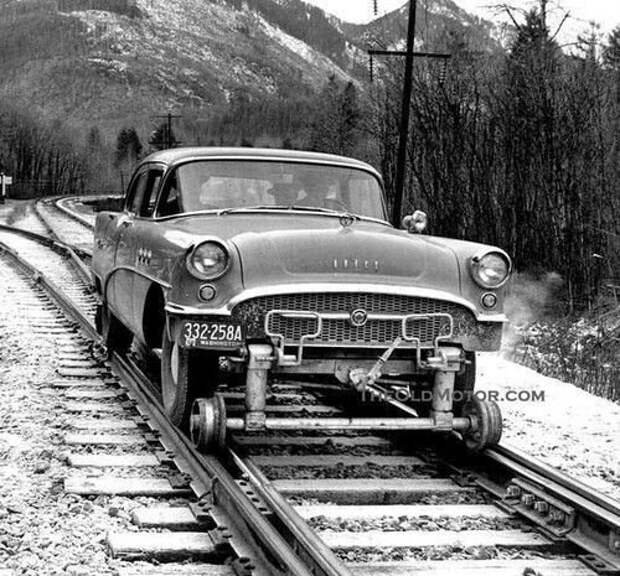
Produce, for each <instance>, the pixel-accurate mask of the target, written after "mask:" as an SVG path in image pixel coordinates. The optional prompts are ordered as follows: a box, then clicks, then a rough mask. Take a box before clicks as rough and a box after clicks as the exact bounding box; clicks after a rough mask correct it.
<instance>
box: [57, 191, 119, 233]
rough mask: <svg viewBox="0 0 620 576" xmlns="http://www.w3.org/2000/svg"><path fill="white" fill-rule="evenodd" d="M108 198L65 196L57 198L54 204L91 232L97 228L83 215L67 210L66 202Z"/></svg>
mask: <svg viewBox="0 0 620 576" xmlns="http://www.w3.org/2000/svg"><path fill="white" fill-rule="evenodd" d="M108 197H109V196H105V195H104V196H63V197H61V198H57V199H56V200H54V201H53V202H54V206H55V207H56V208H57V209H58V210H60V211H61V212H63V213H64V214H66V215H67V216H69V218H73V219H74V220H75V221H76V222H79V223H80V224H82V225H83V226H84V227H85V228H88V229H89V230H94V229H95V226H94V225H93V224H92V222H91V221H90V220H88V219H87V218H85V217H84V216H82V215H81V214H79V213H77V212H75V211H74V210H71V208H67V206H65V205H64V202H67V201H69V200H78V201H79V200H85V199H89V200H96V199H97V198H108Z"/></svg>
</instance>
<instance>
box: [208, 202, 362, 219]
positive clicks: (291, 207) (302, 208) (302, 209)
mask: <svg viewBox="0 0 620 576" xmlns="http://www.w3.org/2000/svg"><path fill="white" fill-rule="evenodd" d="M253 210H297V211H298V212H321V213H323V214H338V215H347V216H351V217H352V218H354V219H355V220H360V219H361V217H360V216H358V215H357V214H352V213H351V212H347V211H346V210H332V209H331V208H321V207H319V206H298V205H295V204H292V205H289V206H285V205H281V206H280V205H271V206H244V207H239V208H225V209H224V210H220V211H219V212H218V213H217V215H218V216H224V215H226V214H234V213H237V212H252V211H253Z"/></svg>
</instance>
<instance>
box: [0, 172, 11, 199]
mask: <svg viewBox="0 0 620 576" xmlns="http://www.w3.org/2000/svg"><path fill="white" fill-rule="evenodd" d="M0 183H1V186H2V195H1V196H0V204H4V200H5V199H6V187H7V186H10V185H11V184H13V178H12V177H11V176H5V174H4V172H1V173H0Z"/></svg>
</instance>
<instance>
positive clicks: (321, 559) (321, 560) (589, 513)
mask: <svg viewBox="0 0 620 576" xmlns="http://www.w3.org/2000/svg"><path fill="white" fill-rule="evenodd" d="M184 441H185V442H186V443H187V442H188V441H187V439H185V440H184ZM229 457H230V458H231V459H232V460H233V461H234V462H235V464H236V465H237V467H238V468H239V469H240V470H242V472H243V473H245V474H246V475H247V476H248V477H249V478H250V479H251V480H252V484H253V486H254V489H255V490H256V493H257V494H258V495H259V496H260V497H261V498H262V499H263V501H264V502H265V503H266V504H267V505H268V506H269V507H270V508H271V510H272V511H273V513H274V514H275V515H276V516H277V518H278V521H279V524H280V526H282V527H283V528H284V529H285V531H286V536H287V538H289V539H291V538H292V539H293V540H294V541H295V542H296V547H297V552H298V553H299V554H301V555H302V556H303V557H304V559H305V560H306V561H308V558H307V557H306V555H309V557H310V559H311V560H312V563H313V573H315V574H325V575H332V574H334V575H335V574H339V575H344V574H350V572H349V571H348V569H346V568H345V567H344V566H342V563H340V562H339V561H338V562H333V557H332V556H333V552H331V550H329V549H328V548H327V549H325V548H326V547H325V545H324V544H323V543H322V541H320V539H318V537H317V536H316V534H315V533H314V532H313V531H311V530H310V529H309V528H308V526H307V524H306V523H305V522H304V521H303V519H301V518H300V517H299V516H298V515H297V513H296V512H294V510H293V509H292V507H291V506H290V504H288V502H287V501H286V500H285V499H284V498H283V497H282V496H281V495H280V494H279V493H278V492H277V491H276V490H275V488H274V487H273V486H272V485H271V483H270V482H269V481H268V480H267V479H266V478H265V477H264V475H263V474H262V473H261V472H260V470H259V469H258V468H257V467H255V466H254V465H253V464H252V463H251V462H248V461H245V460H243V459H241V458H240V457H239V456H238V455H236V454H235V453H234V452H233V451H232V450H231V451H230V453H229ZM203 458H205V459H206V460H205V461H207V460H209V459H210V460H212V461H213V466H214V471H215V470H217V473H218V475H219V474H220V473H222V474H224V473H225V474H228V472H227V471H226V469H225V468H223V466H222V465H221V463H220V462H219V461H217V460H215V459H214V458H213V457H203ZM474 460H475V461H478V462H480V463H484V464H485V466H486V467H487V470H488V469H490V470H492V471H493V472H494V473H495V472H503V473H506V472H508V473H509V474H512V475H514V476H516V477H517V478H520V479H523V480H527V481H529V482H531V483H533V484H536V485H538V486H539V487H540V488H541V489H542V490H544V491H545V492H546V493H548V494H549V495H551V496H553V497H555V498H556V499H558V500H559V501H561V502H563V503H565V504H566V505H568V506H571V507H572V508H574V509H576V510H577V511H578V512H579V513H580V516H581V518H583V519H585V520H586V522H587V521H589V520H594V521H596V522H598V523H602V524H603V525H605V526H606V527H607V528H608V529H609V541H608V543H607V545H606V546H605V544H602V545H601V542H600V538H599V541H598V542H597V545H596V546H594V547H593V546H592V545H591V544H592V542H589V541H588V539H589V536H588V535H587V534H586V535H584V534H581V532H580V529H579V526H578V525H576V526H575V527H574V528H573V530H572V532H569V533H566V534H565V535H564V537H565V538H566V539H567V540H570V541H573V542H574V543H576V544H577V545H579V546H580V547H581V548H583V549H585V550H588V551H591V552H592V553H594V554H595V555H599V556H600V557H601V558H603V559H606V560H607V561H610V562H612V563H614V562H615V561H616V560H617V550H618V549H620V541H619V539H620V505H619V504H618V503H617V502H615V501H614V500H613V499H611V498H609V497H607V496H605V495H604V494H601V493H600V492H598V491H596V490H593V489H592V488H590V487H588V486H586V485H584V484H583V483H581V482H579V481H577V480H575V479H573V478H571V477H570V476H568V475H567V474H564V473H562V472H560V471H559V470H556V469H554V468H552V467H551V466H548V465H546V464H544V463H542V462H540V461H538V460H536V459H535V458H532V457H531V456H529V455H527V454H526V453H524V452H522V451H520V450H518V449H516V448H514V447H512V446H509V445H501V446H497V447H494V448H492V449H487V450H485V451H484V452H483V453H482V454H481V455H479V456H478V458H476V459H474ZM470 463H471V462H470ZM233 482H234V480H233ZM216 484H217V483H216ZM233 509H234V508H233ZM533 522H534V523H536V522H535V521H533ZM270 526H271V525H270ZM306 569H307V568H306Z"/></svg>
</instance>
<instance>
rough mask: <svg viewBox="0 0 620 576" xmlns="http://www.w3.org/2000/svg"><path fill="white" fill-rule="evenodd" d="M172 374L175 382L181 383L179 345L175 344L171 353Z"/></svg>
mask: <svg viewBox="0 0 620 576" xmlns="http://www.w3.org/2000/svg"><path fill="white" fill-rule="evenodd" d="M170 375H171V376H172V380H173V382H174V383H175V385H176V384H178V383H179V345H178V344H176V343H175V344H174V345H173V346H172V352H171V354H170Z"/></svg>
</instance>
